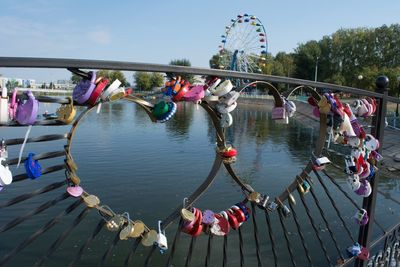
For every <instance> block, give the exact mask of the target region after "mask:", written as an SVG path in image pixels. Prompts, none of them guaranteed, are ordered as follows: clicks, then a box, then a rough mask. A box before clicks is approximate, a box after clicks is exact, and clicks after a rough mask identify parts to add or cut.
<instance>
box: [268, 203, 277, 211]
mask: <svg viewBox="0 0 400 267" xmlns="http://www.w3.org/2000/svg"><path fill="white" fill-rule="evenodd" d="M277 208H278V204H276V203H275V202H274V201H272V202H270V203H269V204H268V210H269V211H275V210H276V209H277Z"/></svg>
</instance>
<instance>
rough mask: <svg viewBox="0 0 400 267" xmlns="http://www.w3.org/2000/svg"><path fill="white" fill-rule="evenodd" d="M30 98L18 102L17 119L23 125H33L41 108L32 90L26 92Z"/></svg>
mask: <svg viewBox="0 0 400 267" xmlns="http://www.w3.org/2000/svg"><path fill="white" fill-rule="evenodd" d="M25 94H26V96H27V97H28V100H25V101H24V102H22V103H19V104H18V107H17V114H16V121H17V122H18V123H19V124H21V125H32V124H34V123H35V121H36V118H37V113H38V109H39V101H37V100H36V99H35V96H34V95H33V94H32V92H31V91H26V92H25Z"/></svg>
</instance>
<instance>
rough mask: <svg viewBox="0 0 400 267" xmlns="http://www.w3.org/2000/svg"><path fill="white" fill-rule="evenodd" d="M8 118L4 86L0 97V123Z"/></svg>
mask: <svg viewBox="0 0 400 267" xmlns="http://www.w3.org/2000/svg"><path fill="white" fill-rule="evenodd" d="M8 119H9V109H8V96H7V87H6V86H4V87H3V90H2V92H1V99H0V123H2V124H5V123H7V122H8Z"/></svg>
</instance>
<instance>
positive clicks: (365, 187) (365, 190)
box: [354, 179, 372, 197]
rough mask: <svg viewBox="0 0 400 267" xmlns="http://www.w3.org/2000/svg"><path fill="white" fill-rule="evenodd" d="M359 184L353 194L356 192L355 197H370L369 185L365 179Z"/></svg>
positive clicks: (370, 189)
mask: <svg viewBox="0 0 400 267" xmlns="http://www.w3.org/2000/svg"><path fill="white" fill-rule="evenodd" d="M360 183H361V185H360V188H358V189H357V190H355V191H354V192H356V194H357V195H360V196H363V197H369V195H371V193H372V188H371V184H370V183H369V182H368V180H367V179H362V180H361V181H360Z"/></svg>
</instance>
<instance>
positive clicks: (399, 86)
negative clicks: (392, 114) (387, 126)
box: [396, 76, 400, 118]
mask: <svg viewBox="0 0 400 267" xmlns="http://www.w3.org/2000/svg"><path fill="white" fill-rule="evenodd" d="M399 96H400V76H397V98H399ZM397 117H399V103H397V104H396V118H397Z"/></svg>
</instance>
